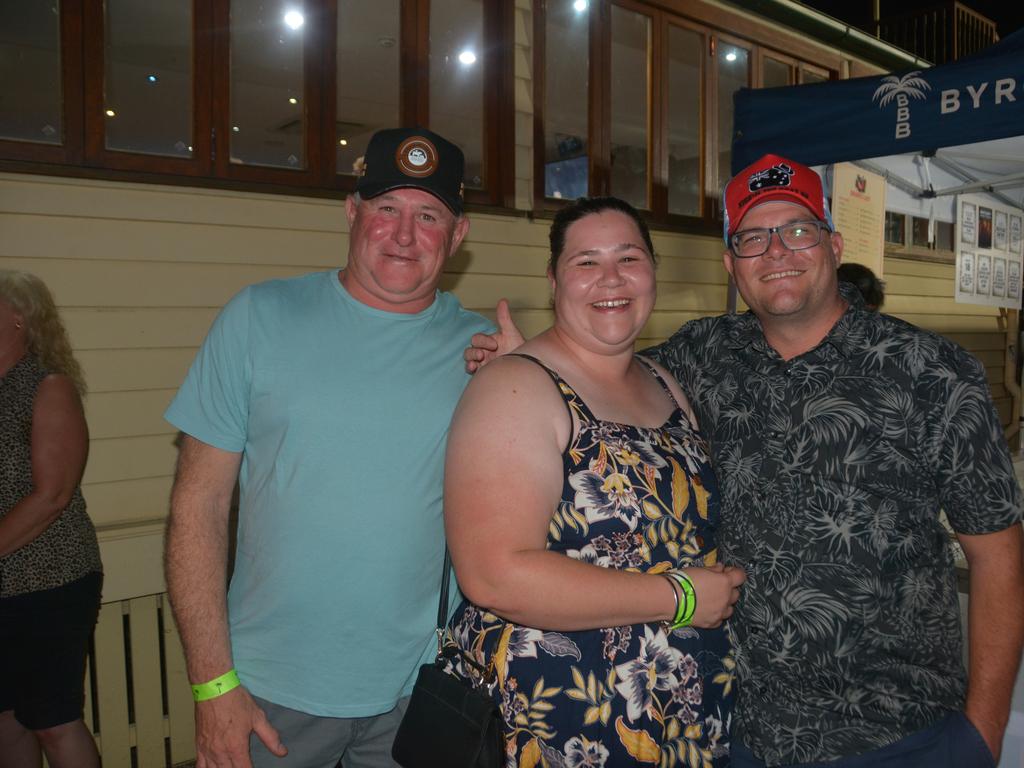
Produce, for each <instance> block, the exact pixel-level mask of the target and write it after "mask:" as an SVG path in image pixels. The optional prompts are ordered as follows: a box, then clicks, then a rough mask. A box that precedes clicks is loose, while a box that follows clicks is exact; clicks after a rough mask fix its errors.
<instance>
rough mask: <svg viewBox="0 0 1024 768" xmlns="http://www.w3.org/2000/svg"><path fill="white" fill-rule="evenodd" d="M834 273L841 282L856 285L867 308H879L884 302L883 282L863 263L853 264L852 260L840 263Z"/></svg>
mask: <svg viewBox="0 0 1024 768" xmlns="http://www.w3.org/2000/svg"><path fill="white" fill-rule="evenodd" d="M836 274H837V275H838V276H839V279H840V280H841V281H842V282H844V283H853V284H854V285H855V286H857V290H858V291H860V295H861V296H863V297H864V303H865V304H866V305H867V307H868V309H880V308H881V306H882V304H883V303H885V283H883V282H882V281H881V280H879V279H878V277H877V276H876V275H875V273H874V272H872V271H871V270H870V269H868V268H867V267H865V266H864V265H863V264H855V263H854V262H852V261H851V262H848V263H846V264H840V265H839V269H837V270H836Z"/></svg>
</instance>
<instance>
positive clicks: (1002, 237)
mask: <svg viewBox="0 0 1024 768" xmlns="http://www.w3.org/2000/svg"><path fill="white" fill-rule="evenodd" d="M956 211H957V228H958V229H959V234H958V235H957V237H956V283H955V285H956V300H957V301H958V302H961V303H964V304H986V305H988V306H994V307H1006V308H1007V309H1020V306H1021V297H1022V296H1024V286H1022V285H1021V281H1022V279H1024V211H1022V210H1021V209H1020V208H1014V207H1013V206H1010V205H1003V204H1002V203H1001V202H999V201H997V200H994V199H992V198H990V197H983V196H980V195H960V196H959V197H957V205H956Z"/></svg>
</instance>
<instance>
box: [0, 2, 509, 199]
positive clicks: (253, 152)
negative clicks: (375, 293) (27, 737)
mask: <svg viewBox="0 0 1024 768" xmlns="http://www.w3.org/2000/svg"><path fill="white" fill-rule="evenodd" d="M15 9H16V10H15ZM512 9H513V0H493V1H491V0H489V1H488V2H484V1H483V0H287V2H285V0H160V2H153V1H152V0H62V1H59V0H52V2H46V3H42V2H26V3H20V2H13V0H11V1H9V2H3V3H0V64H3V66H0V162H2V161H5V160H6V161H10V160H17V161H21V163H20V164H19V165H18V166H16V168H18V169H25V164H24V161H26V160H27V161H29V162H32V161H38V162H40V163H46V164H54V163H56V164H62V165H65V166H72V167H74V166H80V167H89V168H90V169H92V170H91V171H90V173H92V174H93V175H95V173H96V171H97V170H99V171H100V172H101V173H107V172H110V175H111V176H112V177H114V178H118V177H125V176H123V175H122V174H121V172H124V171H130V172H133V173H132V174H131V176H130V177H128V178H132V179H133V180H153V181H168V180H173V178H171V177H174V176H190V177H193V179H196V178H201V179H208V180H211V181H212V182H213V183H218V182H219V181H224V180H230V181H231V182H232V183H233V185H237V183H238V182H242V183H244V184H250V183H252V184H257V185H258V184H263V183H270V184H274V185H275V186H286V187H290V188H295V189H297V190H301V189H302V188H318V189H334V190H346V189H351V188H352V186H353V185H354V176H353V172H352V165H353V162H354V161H355V160H356V158H357V157H358V156H359V155H361V154H362V153H363V151H364V149H365V147H366V143H367V141H368V140H369V137H370V136H371V135H372V134H373V132H374V131H376V130H378V129H380V128H384V127H393V126H397V125H406V126H413V125H430V126H431V127H432V128H433V129H434V130H437V131H438V132H439V133H442V134H444V135H446V136H448V137H449V138H451V139H452V140H453V141H454V142H455V143H456V144H459V145H460V146H461V147H462V149H463V151H464V152H465V153H466V160H467V176H468V178H467V182H468V183H467V195H466V197H467V201H468V202H471V203H483V204H491V205H504V204H508V201H509V200H511V198H512V194H511V191H510V190H511V186H512V184H513V183H514V180H513V178H512V174H511V170H510V169H511V163H510V162H509V161H508V160H506V159H505V158H503V157H500V156H499V147H507V146H514V141H513V140H512V139H511V127H510V126H511V123H512V114H513V113H512V96H511V94H512V88H511V83H512V57H511V51H512V48H513V46H512V32H511V30H512V24H511V20H512ZM43 170H49V168H44V169H43ZM72 172H73V171H72ZM138 172H144V173H145V174H146V175H145V176H140V175H138ZM152 174H156V175H157V176H153V175H152Z"/></svg>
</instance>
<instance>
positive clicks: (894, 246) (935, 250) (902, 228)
mask: <svg viewBox="0 0 1024 768" xmlns="http://www.w3.org/2000/svg"><path fill="white" fill-rule="evenodd" d="M930 226H934V231H933V235H934V240H932V239H930V238H929V232H928V230H929V227H930ZM954 231H955V230H954V225H953V224H952V223H951V222H948V221H939V220H935V222H934V224H932V222H930V220H929V219H928V218H927V217H924V216H913V215H910V214H905V213H897V212H895V211H886V212H885V245H886V252H887V253H889V254H891V255H894V256H901V257H905V258H918V259H924V260H927V261H944V262H952V261H953V260H954V258H955V254H954V251H953V245H954V242H955V241H954V240H953V235H954Z"/></svg>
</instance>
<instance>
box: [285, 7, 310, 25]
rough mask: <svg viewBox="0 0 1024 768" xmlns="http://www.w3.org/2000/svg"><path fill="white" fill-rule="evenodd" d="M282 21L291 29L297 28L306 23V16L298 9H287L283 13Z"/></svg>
mask: <svg viewBox="0 0 1024 768" xmlns="http://www.w3.org/2000/svg"><path fill="white" fill-rule="evenodd" d="M284 23H285V24H287V25H288V26H289V27H290V28H291V29H298V28H299V27H301V26H302V25H303V24H305V23H306V17H305V16H303V15H302V14H301V13H299V12H298V11H295V10H292V11H288V12H287V13H285V15H284Z"/></svg>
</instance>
